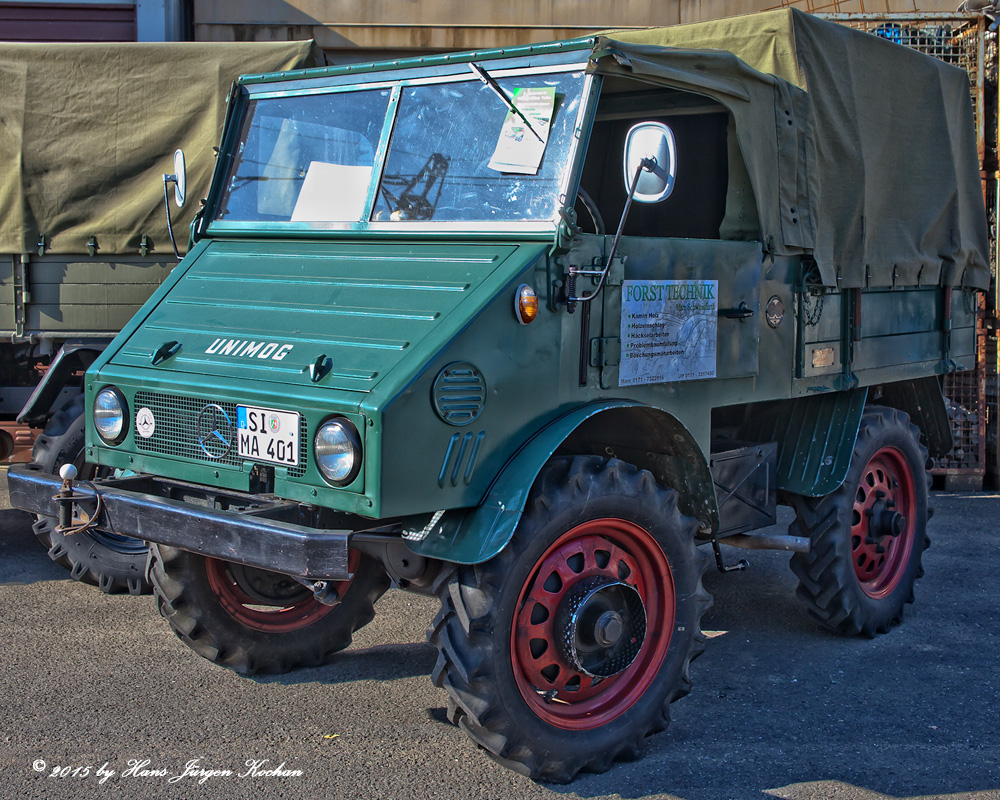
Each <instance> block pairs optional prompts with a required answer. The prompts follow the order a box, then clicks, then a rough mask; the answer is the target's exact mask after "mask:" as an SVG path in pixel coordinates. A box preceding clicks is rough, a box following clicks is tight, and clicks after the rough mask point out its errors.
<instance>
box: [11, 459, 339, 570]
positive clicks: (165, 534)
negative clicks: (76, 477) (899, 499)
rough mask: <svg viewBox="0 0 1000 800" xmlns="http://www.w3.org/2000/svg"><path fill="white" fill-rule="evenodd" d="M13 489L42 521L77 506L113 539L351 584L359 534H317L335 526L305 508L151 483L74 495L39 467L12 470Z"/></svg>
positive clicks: (15, 501)
mask: <svg viewBox="0 0 1000 800" xmlns="http://www.w3.org/2000/svg"><path fill="white" fill-rule="evenodd" d="M7 483H8V486H9V489H10V503H11V505H12V506H14V507H15V508H20V509H23V510H24V511H30V512H32V513H34V514H42V515H45V516H49V517H59V511H60V505H61V504H62V505H65V506H67V508H68V507H69V506H70V505H71V506H72V510H73V518H74V520H75V521H77V522H78V521H79V520H80V519H89V518H90V517H91V516H94V515H95V512H96V516H97V519H96V521H95V527H96V528H98V529H100V530H104V531H108V532H109V533H117V534H121V535H124V536H132V537H134V538H136V539H143V540H145V541H147V542H155V543H156V544H163V545H169V546H171V547H179V548H181V549H182V550H189V551H191V552H193V553H199V554H201V555H204V556H209V557H211V558H219V559H222V560H224V561H232V562H236V563H238V564H245V565H247V566H250V567H259V568H260V569H266V570H272V571H274V572H281V573H284V574H287V575H296V576H299V577H302V578H308V579H311V580H327V581H331V580H332V581H343V580H348V579H349V578H350V577H351V573H350V570H349V569H348V544H349V539H350V537H351V535H352V534H353V533H354V531H353V530H352V529H350V528H343V529H339V528H337V527H333V528H327V527H323V528H320V527H317V525H318V524H319V523H321V522H329V520H321V518H320V516H319V514H318V512H317V511H316V509H314V508H311V507H308V506H303V505H301V504H299V503H293V502H286V501H281V500H280V499H277V498H275V497H273V496H260V495H249V494H241V493H237V492H229V491H215V490H212V489H210V488H208V487H204V486H197V485H194V484H184V483H180V482H177V481H167V480H161V479H159V478H153V477H150V476H148V475H140V476H134V477H129V478H120V479H107V480H99V481H95V482H94V483H90V482H86V481H78V482H76V483H75V484H74V485H73V486H72V494H71V495H67V494H66V493H65V492H63V482H62V480H61V479H60V478H57V477H56V476H54V475H51V474H49V473H47V472H43V471H41V470H40V469H38V468H37V467H35V466H34V465H31V464H27V465H16V466H12V467H11V468H10V470H9V472H8V475H7ZM95 494H99V495H100V503H99V504H98V503H97V502H96V498H95ZM57 495H59V496H60V497H62V499H61V500H60V499H59V497H57ZM342 517H343V515H341V519H340V521H341V522H343V521H344V520H343V519H342Z"/></svg>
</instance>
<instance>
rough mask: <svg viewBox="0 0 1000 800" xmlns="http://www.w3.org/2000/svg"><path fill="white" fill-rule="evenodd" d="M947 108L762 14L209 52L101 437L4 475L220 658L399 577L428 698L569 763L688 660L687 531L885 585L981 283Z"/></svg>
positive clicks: (845, 610)
mask: <svg viewBox="0 0 1000 800" xmlns="http://www.w3.org/2000/svg"><path fill="white" fill-rule="evenodd" d="M970 107H971V103H970V95H969V83H968V79H967V76H966V75H965V73H964V72H962V71H961V70H959V69H955V68H953V67H950V66H947V65H945V64H943V63H941V62H940V61H937V60H934V59H932V58H928V57H926V56H923V55H921V54H919V53H915V52H913V51H911V50H908V49H906V48H903V47H900V46H898V45H897V44H894V43H892V42H889V41H886V40H885V39H880V38H877V37H873V36H869V35H866V34H862V33H859V32H857V31H853V30H851V29H848V28H845V27H841V26H838V25H834V24H831V23H828V22H823V21H821V20H818V19H815V18H813V17H810V16H808V15H805V14H802V13H799V12H795V11H787V10H786V11H780V12H772V13H768V14H763V15H755V16H749V17H743V18H739V19H733V20H725V21H720V22H712V23H702V24H697V25H690V26H679V27H675V28H669V29H664V30H650V31H640V32H618V33H611V34H608V35H603V36H595V37H590V38H583V39H578V40H573V41H569V42H557V43H550V44H543V45H536V46H530V47H522V48H512V49H505V50H495V51H483V52H476V53H468V54H459V55H448V56H441V57H435V58H421V59H413V60H410V61H402V62H392V63H384V64H375V65H369V66H362V67H357V66H354V67H351V68H328V69H317V70H311V71H305V72H300V73H288V74H285V75H272V76H250V77H246V78H243V79H241V81H240V82H239V87H238V91H237V92H236V94H235V95H234V99H233V102H232V103H231V104H230V109H229V118H228V122H227V125H226V129H225V133H224V136H223V142H222V148H221V157H220V159H219V161H218V164H217V165H216V172H215V175H214V178H213V183H212V189H211V191H210V194H209V197H208V200H207V206H206V209H205V212H204V214H203V216H202V217H201V218H200V220H199V221H198V222H197V223H196V226H195V230H194V234H193V238H194V241H195V245H194V248H193V249H192V250H191V252H189V253H188V255H187V256H186V257H185V259H184V260H183V262H182V263H181V264H180V265H179V266H178V267H177V268H176V269H174V271H173V272H172V273H171V274H170V276H169V277H168V278H167V279H166V281H165V282H164V284H163V285H162V286H161V287H160V289H158V290H157V291H156V293H155V294H154V295H153V297H152V298H151V299H150V300H149V301H148V302H147V303H146V304H144V306H143V307H142V308H141V309H140V311H139V312H138V313H137V314H136V316H135V317H134V318H133V319H132V320H131V321H130V322H129V323H128V325H127V326H126V327H125V328H124V329H123V331H122V333H121V334H120V335H119V336H118V337H116V339H115V341H114V342H113V343H112V345H111V346H109V347H108V348H107V349H106V350H105V351H104V352H103V353H101V355H100V356H98V358H97V359H96V361H95V362H94V363H93V365H92V366H91V368H90V369H89V370H88V372H87V374H86V378H85V381H84V383H85V397H86V401H85V407H86V408H87V410H88V419H87V426H86V439H87V460H88V461H90V462H92V463H94V464H98V465H100V466H101V467H104V468H107V469H109V470H119V471H121V472H120V473H119V474H117V475H114V476H110V477H106V478H102V479H99V480H95V481H94V482H93V484H86V483H75V482H74V475H73V474H72V470H65V471H64V474H63V480H62V481H61V482H60V480H59V479H56V478H53V477H52V476H51V475H47V474H45V472H44V471H43V470H39V469H37V468H12V470H11V472H10V476H9V484H10V489H11V499H12V503H13V504H14V505H16V506H18V507H20V508H25V509H30V510H32V511H35V512H36V513H42V514H46V515H48V516H50V517H53V518H55V517H58V524H59V530H61V531H65V532H66V533H67V534H70V535H80V533H83V532H89V531H95V530H100V531H107V532H114V533H116V534H124V535H128V536H132V537H136V538H139V539H143V540H147V541H149V542H151V543H153V544H152V547H151V560H150V574H151V577H152V580H153V582H154V587H155V593H156V599H157V603H158V606H159V609H160V611H161V613H162V614H163V616H164V617H165V618H166V619H167V620H168V621H169V623H170V625H171V626H172V627H173V629H174V631H175V632H176V633H177V635H178V636H179V637H180V638H181V639H182V640H183V641H185V642H186V643H187V644H188V645H190V646H191V647H192V648H193V649H194V650H195V651H196V652H198V653H199V654H201V655H202V656H204V657H206V658H208V659H210V660H212V661H215V662H217V663H220V664H223V665H226V666H229V667H231V668H233V669H235V670H237V671H240V672H244V673H252V672H255V671H265V672H281V671H284V670H288V669H291V668H294V667H296V666H299V665H303V664H317V663H321V662H323V661H325V660H326V659H328V658H329V657H330V656H331V655H332V654H333V653H335V652H336V651H338V650H341V649H343V648H344V647H346V646H347V645H348V644H349V643H350V641H351V637H352V634H353V631H355V630H356V629H358V628H359V627H360V626H362V625H364V624H366V623H367V622H368V621H370V620H371V619H372V617H373V615H374V607H373V604H374V602H375V600H376V599H377V598H378V597H379V596H380V595H381V594H382V593H383V592H385V591H386V590H387V588H388V587H389V586H390V585H395V586H397V587H399V588H403V589H407V590H411V591H416V592H423V593H428V594H433V595H436V596H437V597H438V598H439V599H440V602H441V610H440V613H439V614H438V615H437V616H436V618H435V619H434V621H433V623H432V624H431V626H430V629H429V633H428V636H429V639H430V641H431V642H432V643H433V644H434V645H435V646H436V647H437V649H438V651H439V658H438V661H437V664H436V665H435V668H434V671H433V679H434V681H435V683H437V685H439V686H441V687H443V688H445V689H446V690H447V692H448V695H449V699H450V704H451V711H450V716H451V718H452V719H453V720H454V721H455V722H456V723H458V724H459V725H460V726H461V727H462V729H463V730H465V731H466V732H467V733H468V734H469V736H470V737H471V738H472V739H473V740H475V741H476V742H477V743H479V744H480V745H482V746H483V747H484V748H485V749H486V750H487V751H488V752H490V753H491V754H492V755H493V756H494V757H495V758H497V759H498V760H500V761H501V762H502V763H504V764H507V765H509V766H511V767H513V768H515V769H518V770H520V771H523V772H525V773H527V774H529V775H531V776H532V777H534V778H536V779H541V780H548V781H567V780H570V779H571V778H572V777H573V776H574V775H576V774H577V772H578V771H580V770H591V771H600V770H604V769H607V768H608V766H609V765H610V764H611V763H612V762H613V761H614V760H615V759H616V758H619V757H631V756H635V755H636V754H637V753H638V752H639V749H640V747H641V743H642V740H643V738H644V737H645V736H646V735H647V734H650V733H653V732H656V731H658V730H661V729H662V728H663V727H664V726H666V724H667V722H668V718H669V704H670V703H671V702H672V701H673V700H675V699H677V698H678V697H680V696H682V695H684V694H685V693H686V692H687V691H688V690H689V688H690V676H689V667H690V662H691V660H692V659H693V658H694V657H695V656H696V655H698V654H699V653H700V652H701V651H702V649H703V647H704V637H703V635H702V633H701V629H700V620H701V617H702V615H703V614H704V612H705V611H706V609H707V608H708V607H709V606H710V603H711V601H710V598H709V596H708V594H707V593H706V592H705V590H704V588H703V587H702V582H701V576H702V572H703V570H704V568H705V566H706V564H707V563H709V562H710V560H711V559H710V558H706V555H705V553H704V550H702V549H699V546H704V548H705V549H709V550H710V551H712V552H713V553H714V558H715V562H716V565H717V566H718V568H719V569H721V570H728V569H732V568H734V567H738V566H740V565H728V564H727V563H726V559H725V558H724V557H723V552H722V548H721V546H720V542H725V543H726V544H730V545H739V546H742V547H751V548H753V547H762V548H779V549H784V550H788V551H791V552H792V553H793V556H792V562H791V563H792V568H793V570H794V571H795V573H796V575H797V576H798V578H799V587H798V596H799V597H800V598H801V599H802V600H803V602H804V604H805V606H806V608H807V609H808V611H809V612H810V613H811V614H812V615H813V616H814V617H815V618H816V619H817V620H818V621H819V622H820V623H822V624H823V625H825V626H827V627H828V628H830V629H832V630H835V631H838V632H841V633H845V634H861V635H867V636H872V635H875V634H878V633H881V632H884V631H887V630H888V629H889V628H890V627H892V626H893V625H895V624H897V623H898V622H899V621H900V619H901V616H902V613H903V608H904V606H905V604H906V603H908V602H910V601H912V600H913V589H914V583H915V581H916V580H917V578H918V577H919V576H920V574H921V555H922V553H923V550H924V548H925V547H926V546H927V542H928V539H927V533H926V525H927V521H928V518H929V516H930V513H931V509H930V505H929V497H928V482H929V479H928V475H927V472H926V465H927V461H928V456H929V454H941V453H944V452H947V450H948V449H949V447H950V444H951V437H950V432H949V427H948V418H947V413H946V410H945V405H944V401H943V398H942V395H941V391H940V388H939V383H938V381H939V378H940V377H941V376H943V375H946V374H949V373H951V372H954V371H956V370H965V369H969V368H971V367H972V366H974V365H975V362H976V309H977V306H978V301H979V296H980V293H981V291H982V290H985V289H986V288H987V287H988V286H989V279H990V273H989V267H988V263H987V252H988V241H987V238H988V237H987V221H986V215H985V211H984V207H983V197H982V192H981V185H980V175H979V171H978V161H977V152H976V140H975V136H974V133H973V127H972V117H971V110H970ZM942 143H947V146H942ZM54 495H56V496H55V498H54V497H53V496H54ZM778 503H784V504H787V505H790V506H791V507H792V508H793V509H794V510H795V512H796V517H795V521H794V523H793V524H792V526H791V529H790V531H789V535H787V536H777V537H772V536H764V535H762V534H755V533H753V531H755V530H758V529H761V528H763V527H766V526H768V525H770V524H772V523H773V522H774V520H775V517H776V506H777V504H778Z"/></svg>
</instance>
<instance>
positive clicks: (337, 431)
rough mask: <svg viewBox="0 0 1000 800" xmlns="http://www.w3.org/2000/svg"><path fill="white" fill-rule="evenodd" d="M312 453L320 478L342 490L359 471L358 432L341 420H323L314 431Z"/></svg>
mask: <svg viewBox="0 0 1000 800" xmlns="http://www.w3.org/2000/svg"><path fill="white" fill-rule="evenodd" d="M313 453H314V455H315V457H316V466H317V467H319V471H320V472H322V473H323V477H324V478H326V479H327V480H328V481H330V483H333V484H335V485H337V486H346V485H347V484H349V483H350V482H351V481H353V480H354V479H355V478H356V477H357V476H358V472H359V471H360V469H361V437H360V436H358V429H357V428H355V427H354V425H352V424H351V423H350V422H348V421H347V420H346V419H344V418H343V417H334V418H333V419H330V420H327V421H326V422H324V423H323V424H322V425H320V426H319V430H317V431H316V436H315V438H314V439H313Z"/></svg>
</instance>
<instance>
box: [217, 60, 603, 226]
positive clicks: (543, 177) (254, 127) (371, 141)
mask: <svg viewBox="0 0 1000 800" xmlns="http://www.w3.org/2000/svg"><path fill="white" fill-rule="evenodd" d="M487 77H489V76H488V75H487ZM583 85H584V74H583V73H582V72H574V73H558V74H528V75H519V76H516V77H500V78H498V79H497V81H496V82H495V83H494V84H493V86H491V85H490V84H489V83H488V82H487V81H486V80H480V79H479V78H477V76H476V75H475V74H473V73H472V71H470V73H469V78H468V79H467V80H466V79H463V80H460V81H451V82H444V83H441V82H438V83H428V84H418V85H409V86H402V87H400V88H398V89H395V90H394V89H392V88H388V87H386V88H378V89H357V90H349V91H338V92H330V93H325V94H308V95H289V96H282V97H263V98H260V99H251V100H250V101H249V102H248V108H247V111H246V113H245V114H244V118H243V123H242V126H241V130H240V138H239V144H238V146H237V149H236V153H235V155H234V157H233V159H232V162H231V164H230V165H229V169H228V170H227V174H226V178H225V183H224V185H223V190H222V193H221V197H220V200H219V204H218V206H217V208H216V210H215V214H214V219H216V220H219V221H224V222H258V221H260V222H279V223H282V222H285V223H304V224H305V225H306V226H307V227H316V228H338V227H358V226H359V224H361V225H363V224H365V223H387V224H389V225H392V224H393V223H401V222H435V223H437V222H441V223H455V222H524V221H546V220H554V219H555V218H556V217H557V214H558V210H559V206H560V196H559V195H560V190H561V188H562V187H563V186H564V184H565V180H566V176H567V172H568V170H569V166H570V164H569V162H570V155H571V147H572V144H573V141H574V136H573V133H574V130H575V128H576V122H577V115H578V113H579V110H580V103H581V99H582V94H583ZM501 93H502V94H503V95H504V96H503V97H502V96H501ZM394 100H395V102H393V101H394ZM511 105H514V106H515V108H513V109H512V108H511ZM387 116H391V119H387ZM389 131H391V135H389V136H388V144H387V145H384V144H383V140H384V139H385V137H386V136H387V135H388V132H389ZM380 145H382V146H381V147H380ZM380 153H385V155H384V157H382V158H380Z"/></svg>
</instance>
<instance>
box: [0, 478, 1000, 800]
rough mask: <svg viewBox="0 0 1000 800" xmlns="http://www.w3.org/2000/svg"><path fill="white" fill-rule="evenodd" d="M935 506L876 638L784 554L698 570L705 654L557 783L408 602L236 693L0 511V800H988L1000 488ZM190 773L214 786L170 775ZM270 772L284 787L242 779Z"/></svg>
mask: <svg viewBox="0 0 1000 800" xmlns="http://www.w3.org/2000/svg"><path fill="white" fill-rule="evenodd" d="M5 484H6V476H5V475H0V497H2V498H4V499H6V485H5ZM934 504H935V506H936V508H937V514H936V516H935V517H934V520H933V522H932V526H931V536H932V539H933V541H934V544H933V546H932V547H931V549H930V550H929V551H928V552H927V553H926V555H925V559H924V564H925V567H926V571H927V575H926V577H925V578H924V579H923V580H922V581H920V583H919V584H918V590H917V602H916V604H915V605H914V606H912V607H909V608H908V609H907V614H906V618H905V620H904V624H903V625H902V626H901V627H899V628H898V629H896V630H894V631H893V632H892V633H891V634H889V635H887V636H880V637H878V638H876V639H872V640H868V639H860V640H859V639H843V638H840V637H837V636H834V635H831V634H828V633H825V632H823V631H821V630H819V629H818V628H817V627H816V625H814V624H813V623H812V622H810V621H809V619H808V618H807V617H806V616H805V614H804V613H803V611H802V610H801V608H800V607H799V605H798V604H797V601H796V600H795V598H794V588H795V579H794V577H793V576H792V574H791V572H790V570H788V568H787V561H788V557H787V555H786V554H781V553H770V552H762V553H750V554H749V558H750V561H751V562H752V566H751V568H750V570H749V571H747V572H745V573H739V574H733V575H727V576H722V575H719V574H718V573H716V572H714V571H713V572H711V573H709V574H708V575H707V576H706V586H707V588H708V589H709V591H710V592H712V594H713V595H714V596H715V609H714V610H713V611H711V612H709V614H708V615H707V616H706V619H705V627H706V629H707V630H709V631H710V632H711V633H710V636H711V640H710V642H709V647H708V650H707V652H706V653H705V655H704V656H702V658H701V659H699V660H698V661H697V662H696V663H695V665H694V667H693V669H692V673H693V678H694V681H695V687H694V690H693V691H692V693H691V695H690V696H689V697H687V698H685V699H683V700H681V701H680V702H679V703H677V704H675V705H674V706H673V722H672V724H671V726H670V728H669V729H668V730H667V731H666V732H665V733H663V734H660V735H657V736H655V737H652V738H651V739H649V740H648V743H647V747H646V753H645V757H644V758H643V760H641V761H638V762H635V763H628V764H618V765H616V766H615V767H614V768H612V770H611V771H610V772H608V773H606V774H604V775H586V776H583V777H581V778H579V779H578V780H577V781H575V782H574V783H572V784H570V785H569V786H559V787H552V786H545V785H540V784H536V783H533V782H531V781H530V780H527V779H525V778H523V777H521V776H519V775H516V774H514V773H512V772H509V771H508V770H506V769H503V768H502V767H500V766H498V765H497V764H495V763H494V762H493V761H491V760H490V759H489V758H488V757H487V756H486V755H485V753H483V752H482V751H479V750H477V748H476V747H475V746H474V745H473V744H472V743H471V742H469V741H468V740H467V739H466V738H465V736H464V735H463V734H462V733H461V731H459V730H458V729H457V728H455V727H454V726H452V725H451V724H449V723H448V722H447V720H446V717H445V695H444V693H443V692H442V691H440V690H438V689H436V688H434V686H432V685H431V682H430V680H429V677H428V676H429V674H430V671H431V668H432V666H433V664H434V659H435V653H434V651H433V649H432V648H431V647H430V646H429V645H428V644H426V642H425V641H424V629H425V627H426V625H427V623H428V622H429V621H430V619H431V617H432V616H433V614H434V611H435V603H434V602H432V601H430V600H427V599H425V598H420V597H414V596H411V595H406V594H402V593H399V592H391V593H389V594H388V595H386V596H385V597H384V598H383V599H382V600H381V601H379V603H378V606H377V611H378V616H377V618H376V620H375V621H374V622H373V623H372V624H370V625H369V626H368V627H366V628H364V629H363V630H361V631H359V633H358V635H357V637H356V639H355V644H354V645H353V646H352V647H351V648H350V649H349V650H348V651H346V652H345V653H343V654H342V655H341V657H339V658H338V659H337V661H336V662H335V663H333V664H331V665H329V666H326V667H323V668H320V669H310V670H301V671H298V672H295V673H293V674H291V675H286V676H280V677H265V678H243V677H240V676H238V675H235V674H234V673H231V672H228V671H227V670H225V669H222V668H219V667H216V666H213V665H212V664H210V663H208V662H207V661H204V660H202V659H201V658H199V657H197V656H196V655H195V654H194V653H193V652H191V651H189V650H188V649H187V648H186V647H185V646H184V645H183V644H182V643H181V642H180V641H178V640H177V639H176V638H175V637H174V635H173V634H172V633H171V632H170V630H169V628H168V626H167V624H166V623H165V622H164V621H163V620H161V619H160V618H159V615H158V614H157V613H156V610H155V607H154V605H153V602H152V600H151V599H150V598H149V597H122V596H107V595H103V594H101V592H100V591H98V590H97V589H95V588H94V587H91V586H85V585H82V584H79V583H75V582H73V581H72V580H70V579H69V577H68V574H67V573H66V572H65V571H64V570H62V569H61V568H60V567H58V566H56V565H55V564H53V563H52V562H50V561H49V559H48V558H47V557H46V555H45V553H44V551H43V550H42V549H41V547H40V546H39V545H38V544H37V542H36V541H35V540H34V538H33V536H32V535H31V533H30V526H29V520H28V518H27V516H26V515H24V514H23V513H21V512H18V511H12V510H0V637H2V638H0V641H3V642H4V644H5V646H4V647H3V649H2V651H0V675H2V676H3V684H2V685H3V698H2V700H0V720H2V727H0V798H35V797H39V798H40V797H45V798H64V797H66V798H110V797H129V798H145V797H150V798H152V797H155V798H158V799H159V798H225V799H226V800H230V799H231V798H244V797H246V798H264V799H269V798H385V799H390V798H391V799H392V800H396V798H399V799H400V800H403V799H404V798H484V799H489V800H501V799H505V798H647V797H648V798H669V797H677V798H685V800H727V799H728V798H739V799H740V800H742V798H747V799H748V800H755V799H760V798H764V799H766V798H785V799H787V800H807V798H836V799H837V800H876V798H878V799H879V800H881V799H882V798H886V797H892V798H912V797H927V796H930V797H946V796H947V797H954V798H975V800H987V799H989V800H1000V730H998V728H1000V710H998V709H1000V675H998V668H997V664H998V662H1000V635H998V633H1000V631H998V623H997V619H998V600H997V595H998V592H997V589H998V588H1000V584H998V580H997V574H998V567H1000V555H998V553H1000V530H998V526H997V520H998V518H1000V496H998V495H995V494H965V495H962V494H959V495H945V494H938V495H936V496H935V497H934ZM785 523H786V524H787V519H785ZM742 555H745V553H743V552H742V551H739V552H737V551H729V556H730V558H731V559H732V560H735V559H736V558H737V557H739V556H742ZM248 761H259V762H263V763H261V764H260V765H258V766H257V767H256V768H254V767H251V766H247V762H248ZM192 762H193V764H194V766H193V767H192V768H193V769H202V770H209V771H211V770H217V771H221V772H223V773H224V772H226V771H228V772H230V773H231V774H228V775H226V774H217V775H211V776H208V777H205V778H204V780H203V781H202V780H201V777H200V776H197V777H195V776H191V775H187V776H183V773H184V771H185V768H186V767H185V765H188V764H189V763H192ZM282 765H283V766H282ZM276 767H280V768H281V770H283V771H284V772H285V773H290V774H283V775H266V774H262V773H261V771H262V770H264V771H266V770H268V769H273V768H276ZM77 768H80V769H77ZM102 768H103V772H102V773H101V774H98V773H99V770H101V769H102ZM57 770H59V771H57ZM73 770H76V773H75V774H74V773H73ZM63 771H65V772H68V773H69V774H67V775H66V776H65V777H61V775H62V774H63ZM108 772H110V773H112V774H111V775H107V773H108ZM143 773H145V774H143ZM241 776H242V777H241Z"/></svg>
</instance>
